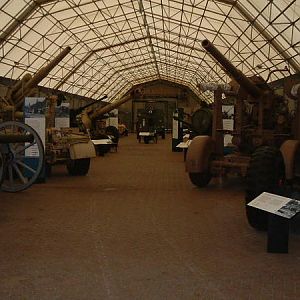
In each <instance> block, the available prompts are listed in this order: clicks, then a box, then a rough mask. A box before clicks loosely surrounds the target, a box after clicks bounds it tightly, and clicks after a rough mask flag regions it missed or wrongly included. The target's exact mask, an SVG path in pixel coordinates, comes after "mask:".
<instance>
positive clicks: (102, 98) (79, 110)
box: [77, 95, 107, 113]
mask: <svg viewBox="0 0 300 300" xmlns="http://www.w3.org/2000/svg"><path fill="white" fill-rule="evenodd" d="M106 98H107V95H104V96H103V97H101V98H100V99H98V100H95V101H93V102H91V103H89V104H86V105H84V106H81V107H79V108H78V109H77V113H81V112H82V111H83V110H84V109H86V108H88V107H89V106H92V105H94V104H95V103H97V102H100V101H102V100H104V99H106Z"/></svg>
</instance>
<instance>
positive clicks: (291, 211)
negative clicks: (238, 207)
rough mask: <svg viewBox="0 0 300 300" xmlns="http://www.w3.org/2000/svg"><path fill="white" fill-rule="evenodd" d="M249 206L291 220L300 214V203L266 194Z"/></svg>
mask: <svg viewBox="0 0 300 300" xmlns="http://www.w3.org/2000/svg"><path fill="white" fill-rule="evenodd" d="M247 205H249V206H252V207H255V208H258V209H261V210H264V211H267V212H269V213H272V214H275V215H277V216H281V217H284V218H287V219H291V218H292V217H294V216H295V215H296V214H297V213H298V212H300V201H298V200H295V199H291V198H287V197H283V196H279V195H275V194H271V193H267V192H264V193H262V194H260V195H259V196H258V197H256V198H255V199H254V200H252V201H251V202H249V203H248V204H247Z"/></svg>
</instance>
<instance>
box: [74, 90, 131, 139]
mask: <svg viewBox="0 0 300 300" xmlns="http://www.w3.org/2000/svg"><path fill="white" fill-rule="evenodd" d="M106 98H107V96H106V95H105V96H103V97H102V98H100V99H99V100H97V101H94V102H92V103H90V104H87V105H85V106H83V107H81V108H80V110H81V112H80V113H79V114H78V115H77V117H76V120H77V123H78V125H79V128H80V129H81V130H82V131H89V132H90V134H91V138H92V139H93V138H95V139H96V138H98V136H99V135H103V134H108V135H113V136H114V137H115V138H117V139H118V138H119V133H118V128H116V127H114V126H108V127H109V128H108V127H107V128H105V125H104V124H103V123H104V122H102V121H103V119H105V118H106V114H108V113H109V112H110V111H112V110H113V109H115V108H118V107H119V106H120V105H122V104H123V103H125V102H127V101H129V100H130V99H132V95H131V94H130V93H129V94H126V95H125V96H123V97H122V98H120V99H119V100H117V101H115V102H113V103H108V104H106V105H104V106H102V107H99V108H96V109H94V110H93V109H90V108H91V106H92V105H93V104H95V103H97V102H99V101H101V100H104V99H106Z"/></svg>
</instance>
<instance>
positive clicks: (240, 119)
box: [186, 40, 299, 229]
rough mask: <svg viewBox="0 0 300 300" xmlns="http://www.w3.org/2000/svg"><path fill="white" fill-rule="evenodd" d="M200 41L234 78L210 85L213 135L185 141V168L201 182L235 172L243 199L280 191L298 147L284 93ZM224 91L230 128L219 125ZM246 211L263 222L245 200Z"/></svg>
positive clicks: (260, 224)
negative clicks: (230, 102) (227, 144)
mask: <svg viewBox="0 0 300 300" xmlns="http://www.w3.org/2000/svg"><path fill="white" fill-rule="evenodd" d="M202 46H203V48H204V49H205V50H206V51H207V52H208V53H209V54H210V55H211V56H212V57H213V58H214V59H215V60H216V61H217V62H218V63H219V64H220V65H221V66H222V68H223V69H224V70H225V71H226V73H227V74H228V75H229V76H230V77H231V78H232V81H231V82H230V87H231V89H230V90H224V89H221V88H218V89H216V90H215V91H214V113H213V130H212V136H207V135H206V136H204V135H202V136H197V137H195V138H194V139H193V140H192V142H191V144H190V146H189V149H188V151H187V157H186V171H187V172H188V173H189V177H190V180H191V182H192V183H193V184H195V185H197V186H198V187H204V186H206V185H207V184H208V183H209V182H210V180H211V178H212V177H213V176H223V175H226V174H228V173H229V172H231V173H238V174H240V175H242V176H243V177H245V179H246V180H245V183H246V204H247V203H248V202H250V201H251V200H253V199H254V198H255V197H257V196H258V195H259V194H260V193H262V192H264V191H266V192H271V193H272V192H273V193H280V191H281V190H282V186H283V184H284V183H291V182H293V179H294V164H295V158H296V153H297V150H298V148H299V140H298V139H297V138H296V139H295V136H296V135H295V134H292V133H291V132H292V120H291V116H290V114H289V111H288V108H287V103H286V102H285V99H284V97H283V96H280V95H276V94H275V92H274V90H273V89H272V88H271V87H270V85H269V84H268V83H267V82H266V81H264V80H263V79H262V78H261V77H259V76H252V77H250V78H249V77H246V76H245V75H244V74H243V73H242V72H241V71H239V70H238V69H236V68H235V67H234V66H233V65H232V64H231V63H230V62H229V61H228V60H227V59H226V58H225V57H224V56H223V55H222V54H221V53H220V51H219V50H218V49H217V48H216V47H215V46H214V45H213V44H212V43H210V42H209V41H208V40H204V41H202ZM222 94H223V95H225V96H226V97H232V98H233V99H234V110H235V114H234V128H233V130H230V131H228V130H224V129H223V127H222ZM298 106H299V105H298ZM298 110H299V109H298ZM298 117H299V116H298ZM298 117H297V116H296V115H295V116H294V119H297V118H298ZM298 120H299V119H298ZM298 127H299V126H298ZM228 133H229V134H231V135H232V136H233V138H232V144H233V145H232V146H233V147H232V153H230V154H228V155H224V148H223V136H224V134H228ZM298 136H299V135H298ZM246 213H247V218H248V221H249V223H250V225H251V226H253V227H255V228H257V229H265V228H266V227H267V215H266V214H264V213H262V212H261V211H259V210H257V209H255V208H251V207H248V206H247V205H246Z"/></svg>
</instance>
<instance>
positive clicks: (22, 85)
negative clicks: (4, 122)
mask: <svg viewBox="0 0 300 300" xmlns="http://www.w3.org/2000/svg"><path fill="white" fill-rule="evenodd" d="M70 51H71V48H70V47H66V48H65V49H64V50H63V51H62V52H61V53H59V54H58V55H57V56H56V57H55V58H54V59H53V60H51V61H50V62H49V63H48V64H47V65H46V66H45V67H43V68H41V69H40V70H39V71H38V72H37V73H36V74H35V75H33V76H32V75H30V74H25V75H24V77H23V78H22V79H21V80H20V81H18V82H17V83H16V84H15V85H14V86H13V87H12V89H11V91H10V94H9V95H8V101H9V102H10V104H11V105H13V106H14V107H15V110H17V109H20V108H21V107H22V105H23V101H24V98H25V97H26V96H27V97H28V96H32V95H33V93H34V90H33V89H34V88H35V87H37V85H38V84H39V83H40V82H41V81H42V80H43V79H44V78H45V77H46V76H47V75H48V74H49V72H51V70H52V69H53V68H54V67H55V66H56V65H57V64H58V63H59V62H60V61H61V60H62V59H63V58H64V57H65V56H66V55H67V54H68V53H69V52H70Z"/></svg>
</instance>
